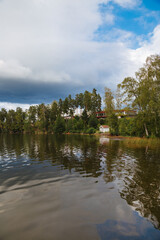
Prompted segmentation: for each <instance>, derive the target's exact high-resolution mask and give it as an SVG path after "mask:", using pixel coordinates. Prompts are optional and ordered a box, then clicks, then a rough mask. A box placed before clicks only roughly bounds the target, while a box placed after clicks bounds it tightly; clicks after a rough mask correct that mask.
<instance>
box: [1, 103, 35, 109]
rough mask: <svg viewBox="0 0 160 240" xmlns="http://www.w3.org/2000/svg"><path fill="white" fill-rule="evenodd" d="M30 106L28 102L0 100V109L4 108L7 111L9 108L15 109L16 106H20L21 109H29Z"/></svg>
mask: <svg viewBox="0 0 160 240" xmlns="http://www.w3.org/2000/svg"><path fill="white" fill-rule="evenodd" d="M32 105H33V104H32ZM30 106H31V105H30V104H20V103H8V102H0V109H2V108H5V109H6V110H7V111H8V110H10V109H13V110H16V108H17V107H20V108H22V109H23V110H26V109H29V107H30Z"/></svg>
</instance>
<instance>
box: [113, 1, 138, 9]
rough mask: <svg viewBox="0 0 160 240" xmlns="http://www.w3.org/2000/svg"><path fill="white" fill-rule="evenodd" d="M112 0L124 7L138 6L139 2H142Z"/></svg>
mask: <svg viewBox="0 0 160 240" xmlns="http://www.w3.org/2000/svg"><path fill="white" fill-rule="evenodd" d="M112 1H113V2H115V3H117V4H119V5H120V6H121V7H124V8H135V7H136V6H139V5H140V3H141V2H142V1H141V0H112Z"/></svg>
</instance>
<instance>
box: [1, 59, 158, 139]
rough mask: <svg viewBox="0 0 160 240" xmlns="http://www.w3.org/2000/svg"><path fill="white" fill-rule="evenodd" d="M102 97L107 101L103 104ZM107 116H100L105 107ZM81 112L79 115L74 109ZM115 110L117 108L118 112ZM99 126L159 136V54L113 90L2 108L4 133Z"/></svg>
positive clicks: (82, 129) (114, 131) (89, 129)
mask: <svg viewBox="0 0 160 240" xmlns="http://www.w3.org/2000/svg"><path fill="white" fill-rule="evenodd" d="M102 98H103V102H104V104H102ZM102 105H103V106H104V111H105V112H106V115H107V117H106V118H105V119H97V118H96V112H98V111H101V110H102ZM76 109H81V110H82V114H81V115H76V114H75V110H76ZM122 109H123V110H124V109H126V110H135V111H136V113H137V114H136V116H135V117H128V116H126V117H125V116H122V115H121V110H122ZM115 110H116V111H115ZM100 125H109V127H110V134H111V135H121V136H139V137H144V136H146V137H151V138H154V137H160V55H151V56H149V57H148V58H147V59H146V62H145V64H144V65H143V67H141V68H140V69H139V70H138V71H137V72H136V73H135V78H133V77H126V78H125V79H124V80H123V81H122V82H121V83H120V84H118V86H117V91H116V92H115V93H114V92H112V91H111V89H109V88H107V87H106V88H105V89H104V96H103V97H101V96H100V94H99V93H97V90H96V89H95V88H93V90H92V92H89V91H87V90H86V91H85V92H84V93H79V94H76V95H75V97H72V96H71V95H69V96H68V97H66V98H65V99H61V98H60V99H59V100H58V101H56V100H54V101H53V102H52V103H51V104H44V103H42V104H39V105H34V106H30V107H29V109H28V110H26V111H24V110H23V109H21V108H20V107H18V108H17V109H16V110H13V109H12V110H9V111H7V110H6V109H4V108H2V109H1V110H0V132H1V133H38V132H40V133H58V134H59V133H88V134H93V133H96V132H99V126H100Z"/></svg>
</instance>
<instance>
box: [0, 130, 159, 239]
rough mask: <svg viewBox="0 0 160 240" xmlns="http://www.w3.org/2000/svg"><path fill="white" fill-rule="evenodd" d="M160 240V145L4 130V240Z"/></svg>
mask: <svg viewBox="0 0 160 240" xmlns="http://www.w3.org/2000/svg"><path fill="white" fill-rule="evenodd" d="M22 239H23V240H30V239H31V240H36V239H38V240H41V239H42V240H44V239H46V240H50V239H54V240H64V239H65V240H81V239H82V240H88V239H91V240H96V239H102V240H113V239H114V240H119V239H120V240H121V239H126V240H130V239H131V240H143V239H144V240H155V239H156V240H159V239H160V149H153V150H152V149H150V148H148V147H145V148H140V147H139V148H136V147H134V146H132V147H127V146H125V145H124V143H123V141H118V140H109V139H107V138H102V137H101V138H98V137H90V136H57V137H55V136H47V135H45V136H28V135H25V136H17V135H16V136H13V135H10V136H7V135H3V136H2V135H1V136H0V240H22Z"/></svg>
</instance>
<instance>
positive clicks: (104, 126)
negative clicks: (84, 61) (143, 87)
mask: <svg viewBox="0 0 160 240" xmlns="http://www.w3.org/2000/svg"><path fill="white" fill-rule="evenodd" d="M100 127H102V128H109V126H108V125H101V126H100Z"/></svg>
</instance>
